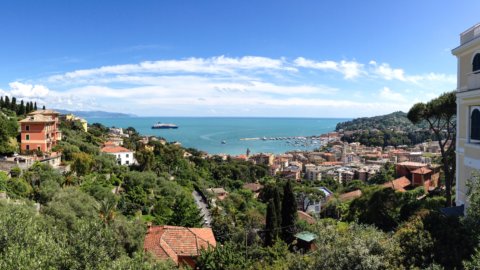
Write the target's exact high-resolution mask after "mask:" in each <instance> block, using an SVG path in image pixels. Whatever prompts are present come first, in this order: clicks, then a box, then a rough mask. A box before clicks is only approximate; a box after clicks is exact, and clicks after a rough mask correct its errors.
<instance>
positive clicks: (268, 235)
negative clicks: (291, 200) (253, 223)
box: [265, 199, 280, 246]
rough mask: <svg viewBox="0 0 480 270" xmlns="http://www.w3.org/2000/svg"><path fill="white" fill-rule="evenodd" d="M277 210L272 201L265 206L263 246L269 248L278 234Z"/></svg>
mask: <svg viewBox="0 0 480 270" xmlns="http://www.w3.org/2000/svg"><path fill="white" fill-rule="evenodd" d="M277 217H278V216H277V210H276V209H275V203H274V201H273V200H272V199H270V200H269V201H268V204H267V216H266V224H265V246H271V245H273V243H274V242H275V239H276V238H277V236H278V233H279V231H278V230H279V229H280V228H279V227H278V218H277Z"/></svg>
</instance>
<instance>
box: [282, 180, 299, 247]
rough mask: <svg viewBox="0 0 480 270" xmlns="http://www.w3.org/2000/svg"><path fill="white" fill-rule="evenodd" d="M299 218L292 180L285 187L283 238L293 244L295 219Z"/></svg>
mask: <svg viewBox="0 0 480 270" xmlns="http://www.w3.org/2000/svg"><path fill="white" fill-rule="evenodd" d="M296 219H297V201H296V199H295V194H294V193H293V189H292V183H291V181H290V180H288V182H287V183H286V184H285V186H284V188H283V200H282V239H283V241H285V243H287V244H291V243H292V242H293V240H294V238H295V237H294V235H295V221H296Z"/></svg>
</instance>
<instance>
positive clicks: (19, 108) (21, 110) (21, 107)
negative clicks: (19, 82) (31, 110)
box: [18, 99, 25, 115]
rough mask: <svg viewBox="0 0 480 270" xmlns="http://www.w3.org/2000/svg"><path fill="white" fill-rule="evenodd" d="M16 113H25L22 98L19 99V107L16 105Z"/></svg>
mask: <svg viewBox="0 0 480 270" xmlns="http://www.w3.org/2000/svg"><path fill="white" fill-rule="evenodd" d="M18 113H19V114H21V115H24V114H25V104H24V103H23V99H22V100H21V101H20V107H18Z"/></svg>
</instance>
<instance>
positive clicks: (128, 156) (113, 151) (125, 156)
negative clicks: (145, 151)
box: [100, 144, 135, 166]
mask: <svg viewBox="0 0 480 270" xmlns="http://www.w3.org/2000/svg"><path fill="white" fill-rule="evenodd" d="M100 151H101V152H102V153H106V154H110V155H113V156H115V158H116V159H117V163H118V165H127V166H129V165H133V164H135V158H134V156H133V153H134V152H133V151H131V150H129V149H127V148H125V147H121V146H116V145H111V144H107V145H104V146H103V148H102V149H100Z"/></svg>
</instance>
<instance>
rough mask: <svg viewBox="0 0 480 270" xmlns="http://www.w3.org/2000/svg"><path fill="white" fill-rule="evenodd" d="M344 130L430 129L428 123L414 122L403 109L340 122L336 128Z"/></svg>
mask: <svg viewBox="0 0 480 270" xmlns="http://www.w3.org/2000/svg"><path fill="white" fill-rule="evenodd" d="M340 129H343V130H344V131H353V130H373V129H377V130H381V131H383V130H397V131H414V130H418V129H428V126H427V125H426V123H419V124H417V125H414V124H412V122H410V120H408V118H407V114H406V113H404V112H401V111H398V112H393V113H390V114H386V115H380V116H374V117H362V118H356V119H353V120H351V121H347V122H342V123H338V124H337V127H336V130H337V131H338V130H340Z"/></svg>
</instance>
